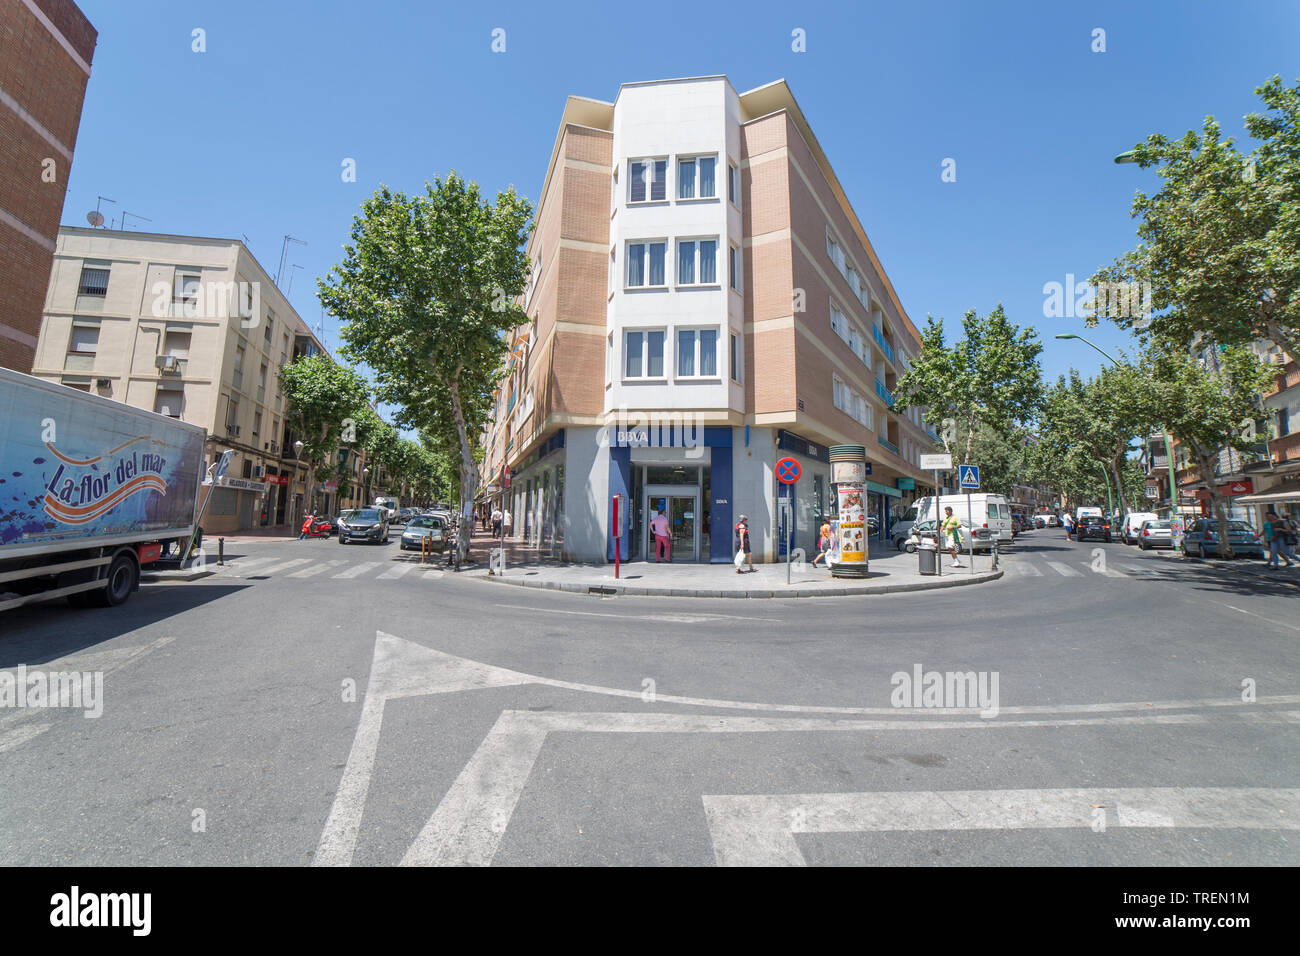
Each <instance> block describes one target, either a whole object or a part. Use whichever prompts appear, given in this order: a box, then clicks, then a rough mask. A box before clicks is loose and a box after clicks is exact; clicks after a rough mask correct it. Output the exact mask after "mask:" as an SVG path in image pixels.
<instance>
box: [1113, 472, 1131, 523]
mask: <svg viewBox="0 0 1300 956" xmlns="http://www.w3.org/2000/svg"><path fill="white" fill-rule="evenodd" d="M1120 460H1121V461H1123V458H1121V459H1120ZM1123 471H1124V469H1123V467H1121V466H1118V465H1116V464H1115V462H1113V461H1112V462H1111V463H1110V473H1111V476H1112V477H1114V479H1115V497H1116V498H1117V499H1118V500H1117V501H1116V503H1115V504H1116V514H1118V515H1121V516H1123V515H1124V514H1125V513H1126V512H1127V511H1128V503H1127V502H1126V501H1125V499H1124V478H1123V476H1122V474H1121V473H1122V472H1123Z"/></svg>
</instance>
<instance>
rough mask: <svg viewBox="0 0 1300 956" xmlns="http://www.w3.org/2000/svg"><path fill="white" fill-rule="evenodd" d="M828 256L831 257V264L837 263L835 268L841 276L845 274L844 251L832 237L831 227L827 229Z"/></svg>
mask: <svg viewBox="0 0 1300 956" xmlns="http://www.w3.org/2000/svg"><path fill="white" fill-rule="evenodd" d="M826 255H828V256H830V260H831V262H833V263H835V268H836V269H838V270H840V275H843V274H844V269H845V262H844V250H843V249H842V248H841V247H840V244H839V242H838V241H837V240H836V239H835V237H834V236H833V235H831V230H830V227H829V226H827V227H826Z"/></svg>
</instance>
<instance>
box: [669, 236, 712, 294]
mask: <svg viewBox="0 0 1300 956" xmlns="http://www.w3.org/2000/svg"><path fill="white" fill-rule="evenodd" d="M717 258H718V240H716V239H679V240H678V241H677V284H678V285H714V284H715V283H716V282H717V281H718V264H717Z"/></svg>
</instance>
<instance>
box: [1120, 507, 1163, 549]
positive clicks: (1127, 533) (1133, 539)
mask: <svg viewBox="0 0 1300 956" xmlns="http://www.w3.org/2000/svg"><path fill="white" fill-rule="evenodd" d="M1159 519H1160V516H1159V515H1157V514H1155V513H1154V512H1152V511H1130V512H1129V513H1128V514H1126V515H1125V516H1124V521H1123V522H1122V523H1121V524H1120V526H1119V539H1120V540H1121V541H1123V542H1124V543H1125V544H1137V540H1138V532H1139V531H1141V530H1142V522H1144V521H1158V520H1159Z"/></svg>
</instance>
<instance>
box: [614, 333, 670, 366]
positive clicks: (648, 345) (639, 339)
mask: <svg viewBox="0 0 1300 956" xmlns="http://www.w3.org/2000/svg"><path fill="white" fill-rule="evenodd" d="M624 341H625V342H626V343H627V347H626V350H625V354H626V356H627V360H626V364H625V366H624V370H623V377H624V378H663V377H664V330H663V329H641V330H637V331H634V332H627V333H626V335H625V339H624Z"/></svg>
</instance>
